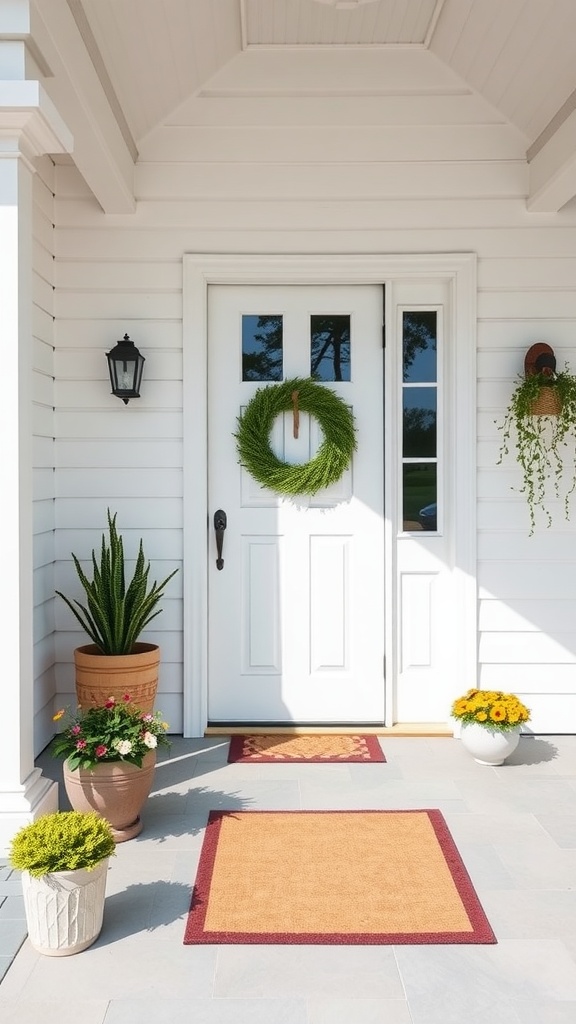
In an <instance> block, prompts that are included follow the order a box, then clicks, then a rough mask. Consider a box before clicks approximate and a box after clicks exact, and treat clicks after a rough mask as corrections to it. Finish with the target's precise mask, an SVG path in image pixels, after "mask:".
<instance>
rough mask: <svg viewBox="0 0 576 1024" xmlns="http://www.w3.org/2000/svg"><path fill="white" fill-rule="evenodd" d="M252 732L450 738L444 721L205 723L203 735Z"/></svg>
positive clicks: (290, 734)
mask: <svg viewBox="0 0 576 1024" xmlns="http://www.w3.org/2000/svg"><path fill="white" fill-rule="evenodd" d="M244 733H251V734H252V735H253V736H263V735H266V736H281V735H288V736H298V735H300V736H302V735H310V734H326V735H338V734H339V735H351V734H356V733H362V734H363V735H367V736H444V737H448V738H452V737H453V736H454V731H453V729H452V728H451V727H450V726H449V725H446V724H445V723H444V722H432V723H431V722H402V723H397V724H396V725H389V726H385V725H361V724H360V725H288V724H287V725H278V724H277V723H276V724H274V725H266V724H262V722H258V723H257V724H253V723H250V722H243V723H242V724H240V725H239V724H238V722H234V723H229V724H227V723H225V722H219V723H218V724H212V725H207V726H206V728H205V730H204V735H205V736H234V735H238V734H244Z"/></svg>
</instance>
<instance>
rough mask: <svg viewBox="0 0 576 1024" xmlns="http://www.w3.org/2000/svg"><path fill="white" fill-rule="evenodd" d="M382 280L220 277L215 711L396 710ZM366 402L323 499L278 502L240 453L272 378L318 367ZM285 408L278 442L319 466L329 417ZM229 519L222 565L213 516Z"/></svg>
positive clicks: (211, 388)
mask: <svg viewBox="0 0 576 1024" xmlns="http://www.w3.org/2000/svg"><path fill="white" fill-rule="evenodd" d="M382 321H383V289H382V287H380V286H378V285H355V286H329V285H318V286H307V285H305V286H302V285H298V286H294V285H293V286H279V285H271V286H264V285H263V286H252V285H250V286H236V285H210V286H209V288H208V436H209V441H208V520H209V529H210V534H209V535H210V550H209V558H208V595H209V606H208V631H209V642H208V720H209V721H210V722H213V723H215V722H253V723H257V722H260V723H276V722H277V723H302V724H305V723H332V722H333V723H379V724H382V723H383V722H384V634H385V630H384V524H383V518H384V509H383V467H384V457H383V349H382ZM311 373H313V374H314V375H315V376H316V379H317V380H319V382H320V383H322V384H323V385H325V386H326V387H329V388H331V389H332V390H333V391H334V392H335V393H336V394H337V395H339V396H340V397H341V398H342V399H343V400H344V401H345V402H346V404H347V405H348V406H349V407H350V408H351V409H352V410H353V413H354V417H355V423H356V431H357V443H358V449H357V452H356V453H355V455H354V458H353V461H352V465H351V467H350V469H348V470H347V471H346V472H345V474H344V475H343V477H342V478H341V479H340V481H339V482H338V483H336V484H334V485H333V486H332V487H330V488H328V489H327V490H325V491H322V492H320V493H319V494H317V495H315V496H314V497H313V498H309V497H302V498H300V497H298V498H280V497H279V496H277V495H276V494H274V493H273V492H271V491H268V490H265V489H264V488H262V487H261V486H260V485H259V484H258V483H257V482H256V481H255V480H254V479H253V478H252V477H251V476H250V474H249V473H248V472H247V471H246V470H244V469H242V468H241V467H240V466H239V464H238V457H237V452H236V442H235V438H234V432H235V430H236V425H237V419H238V417H239V416H241V414H242V409H243V408H245V407H246V405H247V404H248V402H249V401H250V399H251V397H252V396H253V395H254V393H255V391H256V390H257V389H258V388H259V387H266V386H273V384H274V382H278V381H281V380H283V379H287V378H291V377H309V376H310V375H311ZM293 434H294V430H293V416H292V414H291V413H290V414H288V413H286V414H284V415H283V417H279V418H278V420H277V421H276V424H275V426H274V429H273V431H272V444H273V447H274V449H275V451H276V454H277V455H278V456H279V457H280V458H282V459H284V460H285V461H287V462H294V463H299V462H307V461H308V460H309V459H310V458H311V457H312V456H313V454H314V453H315V451H316V449H317V447H318V445H319V443H320V441H321V434H320V430H319V427H318V424H317V422H316V421H315V420H314V419H313V418H311V417H309V416H307V415H304V414H302V413H301V414H300V429H299V436H298V438H297V439H295V438H294V436H293ZM218 510H223V511H224V512H225V513H226V517H227V528H226V531H225V534H224V543H223V552H222V555H223V560H224V565H223V568H221V569H218V568H217V566H216V555H217V553H216V541H215V533H214V530H213V529H212V524H213V520H214V514H215V512H216V511H218Z"/></svg>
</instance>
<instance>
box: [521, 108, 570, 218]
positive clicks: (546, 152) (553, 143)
mask: <svg viewBox="0 0 576 1024" xmlns="http://www.w3.org/2000/svg"><path fill="white" fill-rule="evenodd" d="M529 170H530V189H529V193H528V199H527V206H528V209H529V210H530V211H531V212H532V213H557V212H558V210H560V209H561V208H562V207H563V206H565V204H566V203H568V202H569V201H570V200H571V199H573V198H574V196H575V195H576V111H573V112H572V113H571V114H570V115H569V116H568V117H567V118H566V119H565V120H564V121H563V122H562V124H561V125H560V126H559V128H558V129H557V130H556V131H555V132H554V134H553V135H552V136H551V137H550V138H549V139H548V141H547V142H546V143H545V145H544V146H542V148H541V149H539V151H538V152H537V153H536V155H535V156H534V157H532V159H531V160H530V164H529Z"/></svg>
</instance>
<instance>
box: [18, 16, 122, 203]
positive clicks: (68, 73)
mask: <svg viewBox="0 0 576 1024" xmlns="http://www.w3.org/2000/svg"><path fill="white" fill-rule="evenodd" d="M32 15H33V17H32V38H33V40H34V43H35V44H36V45H37V47H38V49H39V50H40V52H41V53H42V56H43V57H44V59H45V61H46V63H47V65H48V66H49V67H50V69H51V71H52V76H51V77H47V78H46V79H44V81H43V85H44V88H45V89H46V92H47V93H48V95H49V96H50V98H51V99H52V102H53V103H54V104H55V106H56V108H57V109H58V111H59V112H60V114H61V116H62V117H63V118H64V120H65V122H66V124H67V125H68V126H69V128H70V130H71V131H72V134H73V136H74V152H73V160H74V163H75V164H76V166H77V168H78V170H79V171H80V173H81V174H82V176H83V178H84V179H85V181H86V183H87V185H88V186H89V188H90V189H91V191H92V192H93V193H94V196H95V197H96V199H97V200H98V202H99V203H100V206H101V207H102V209H103V210H104V212H105V213H133V212H134V210H135V209H136V203H135V199H134V159H133V156H132V154H131V153H130V150H129V148H128V146H127V145H126V141H125V139H124V137H123V135H122V131H121V129H120V126H119V125H118V122H117V120H116V118H115V116H114V113H113V111H112V108H111V106H110V103H109V101H108V98H107V96H106V92H105V90H104V88H103V86H102V83H101V82H100V79H99V77H98V74H97V72H96V69H95V67H94V64H93V62H92V60H91V58H90V54H89V52H88V50H87V48H86V46H85V44H84V40H83V38H82V35H81V33H80V32H79V30H78V25H77V24H76V21H75V19H74V18H73V16H72V13H71V11H70V7H69V5H68V3H67V2H66V0H42V3H41V4H40V3H37V2H36V3H35V4H34V7H33V9H32Z"/></svg>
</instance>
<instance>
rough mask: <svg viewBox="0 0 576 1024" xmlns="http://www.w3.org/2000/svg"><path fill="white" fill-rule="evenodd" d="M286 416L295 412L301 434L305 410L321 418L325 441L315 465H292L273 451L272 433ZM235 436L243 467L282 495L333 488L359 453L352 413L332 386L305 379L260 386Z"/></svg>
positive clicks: (312, 492) (314, 461) (295, 427)
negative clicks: (275, 421) (302, 416)
mask: <svg viewBox="0 0 576 1024" xmlns="http://www.w3.org/2000/svg"><path fill="white" fill-rule="evenodd" d="M283 412H292V413H293V416H294V431H295V436H297V429H298V416H299V413H300V412H307V413H309V414H310V415H311V416H313V417H314V418H315V419H316V420H318V423H319V424H320V427H321V428H322V432H323V434H324V440H323V441H322V443H321V445H320V447H319V449H318V451H317V453H316V455H315V456H314V457H313V458H312V459H310V461H309V462H304V463H299V464H297V465H292V464H290V463H288V462H283V461H282V459H279V458H278V456H277V455H275V454H274V452H273V451H272V448H271V445H270V431H271V430H272V426H273V424H274V420H275V419H276V417H277V416H279V415H280V413H283ZM234 436H235V437H236V443H237V449H238V456H239V461H240V464H241V465H242V466H244V468H245V469H247V470H248V472H249V473H251V474H252V476H253V477H254V479H255V480H257V481H258V483H260V484H262V486H263V487H267V488H269V489H270V490H272V491H276V493H278V494H294V495H295V494H306V495H312V494H316V493H317V491H320V490H322V489H323V488H324V487H330V485H331V484H334V483H336V482H337V481H338V480H339V479H340V477H341V476H342V474H343V473H344V471H345V470H346V469H347V468H348V466H349V465H350V462H351V459H352V455H353V453H354V451H355V449H356V435H355V427H354V416H353V414H352V411H351V410H350V409H349V408H348V406H347V405H346V403H345V402H344V401H343V400H342V399H341V398H340V397H339V396H338V395H336V394H335V393H334V392H333V391H331V390H330V388H327V387H325V386H324V385H323V384H317V383H316V381H314V380H312V379H311V378H304V377H294V378H292V379H291V380H286V381H284V382H283V383H282V384H271V385H268V386H267V387H263V388H259V389H258V391H257V392H256V394H255V395H254V397H253V398H252V399H251V401H250V402H249V403H248V405H247V407H246V409H245V411H244V414H243V416H241V417H240V418H239V419H238V431H237V433H236V434H235V435H234Z"/></svg>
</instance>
